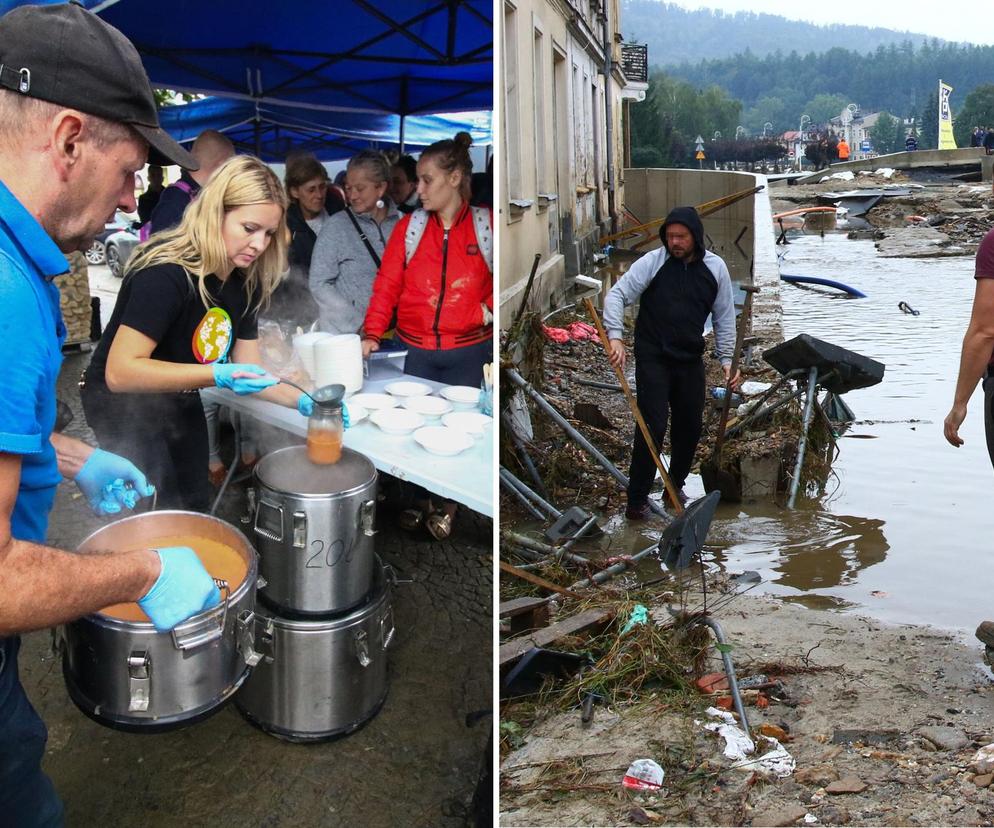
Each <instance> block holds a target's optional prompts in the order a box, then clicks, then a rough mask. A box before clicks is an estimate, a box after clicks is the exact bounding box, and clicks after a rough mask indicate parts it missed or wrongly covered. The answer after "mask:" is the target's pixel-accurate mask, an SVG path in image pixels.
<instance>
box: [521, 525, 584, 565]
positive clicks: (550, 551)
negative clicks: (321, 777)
mask: <svg viewBox="0 0 994 828" xmlns="http://www.w3.org/2000/svg"><path fill="white" fill-rule="evenodd" d="M501 538H502V540H504V541H506V542H507V543H509V544H511V545H513V546H517V547H520V548H521V549H527V550H529V551H531V552H536V553H541V554H542V555H543V556H548V555H558V554H559V553H560V552H562V551H563V550H562V547H560V548H559V549H557V548H556V547H554V546H549V545H548V544H546V543H542V542H541V541H537V540H534V539H532V538H529V537H526V536H525V535H519V534H518V533H517V532H510V531H504V532H502V533H501ZM562 557H564V558H565V559H566V560H568V561H572V562H573V563H575V564H579V565H580V566H590V560H589V559H588V558H584V557H583V556H582V555H577V554H576V553H574V552H566V554H565V555H563V556H562Z"/></svg>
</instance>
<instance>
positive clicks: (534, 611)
mask: <svg viewBox="0 0 994 828" xmlns="http://www.w3.org/2000/svg"><path fill="white" fill-rule="evenodd" d="M500 617H501V618H508V619H510V623H509V624H508V628H507V632H508V634H509V635H521V634H522V633H526V632H528V631H530V630H537V629H539V628H540V627H544V626H545V625H546V624H548V623H549V599H548V598H534V597H531V596H525V597H523V598H514V599H513V600H511V601H504V602H503V603H502V604H501V605H500Z"/></svg>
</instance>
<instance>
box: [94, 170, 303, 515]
mask: <svg viewBox="0 0 994 828" xmlns="http://www.w3.org/2000/svg"><path fill="white" fill-rule="evenodd" d="M286 209H287V199H286V195H285V193H284V191H283V186H282V185H281V184H280V181H279V179H278V178H277V177H276V176H275V175H274V174H273V173H272V171H271V170H270V169H269V168H268V167H267V166H266V165H265V164H263V163H262V162H261V161H259V160H258V159H257V158H253V157H251V156H246V155H242V156H237V157H235V158H232V159H230V160H229V161H228V162H226V163H225V164H224V165H223V166H222V167H221V168H220V169H218V170H217V172H215V173H214V175H213V176H212V177H211V179H210V181H208V183H207V184H206V185H205V186H204V188H203V190H201V192H200V195H199V197H198V198H197V199H196V200H195V201H193V202H192V203H191V204H190V206H189V207H188V208H187V209H186V212H185V213H184V214H183V219H182V221H181V222H180V224H179V226H178V227H175V228H173V229H171V230H167V231H164V232H162V233H159V234H157V235H155V236H153V237H152V238H151V239H150V240H149V241H148V242H146V243H145V244H143V245H141V246H140V247H139V248H138V249H137V250H136V251H135V254H134V256H133V257H132V258H131V260H130V261H129V262H128V266H127V271H126V273H125V279H124V283H123V284H122V285H121V291H120V294H119V295H118V299H117V304H116V305H115V306H114V312H113V314H112V316H111V319H110V322H109V323H108V325H107V328H106V329H105V331H104V335H103V337H102V339H101V340H100V344H99V345H98V346H97V349H96V350H95V351H94V353H93V358H92V360H91V361H90V365H89V366H88V367H87V369H86V371H85V373H84V375H83V380H82V382H81V388H82V392H81V394H82V400H83V409H84V411H85V412H86V419H87V421H88V422H89V424H90V427H91V428H92V429H93V432H94V434H95V435H96V437H97V440H98V441H99V442H100V445H101V446H102V447H104V448H106V449H108V450H111V451H123V450H126V452H128V454H126V456H128V457H131V458H133V459H134V461H135V462H136V463H138V464H139V466H140V467H141V468H143V469H145V471H146V474H147V476H148V479H149V482H151V483H152V484H153V485H155V487H156V488H157V490H158V493H159V505H160V506H165V507H167V508H181V509H192V510H196V511H204V510H206V509H207V508H208V506H209V503H210V488H209V485H208V477H207V457H208V447H207V429H206V424H205V421H204V411H203V408H202V406H201V404H200V396H199V394H198V393H197V391H198V390H199V389H201V388H207V387H210V386H217V387H219V388H229V389H231V390H233V391H234V392H235V393H236V394H254V393H258V394H260V395H261V396H262V397H264V398H266V399H269V400H272V401H273V402H278V403H282V404H283V405H286V406H290V407H294V406H295V407H297V408H298V409H299V410H301V411H302V412H306V411H307V403H308V402H310V400H308V399H307V398H306V397H305V396H304V395H302V394H300V392H298V391H294V390H293V389H291V388H289V387H288V386H285V385H276V378H275V377H272V376H269V375H266V372H265V370H264V369H263V368H261V367H259V365H258V363H259V361H260V352H259V343H258V339H257V337H258V327H257V322H256V315H257V313H258V312H259V310H260V308H264V307H265V306H266V304H267V303H268V301H269V298H270V296H271V295H272V293H273V290H274V289H275V288H276V286H277V285H278V284H279V282H280V279H281V277H282V274H283V273H284V272H285V270H286V244H287V242H286V239H287V235H288V234H287V230H286Z"/></svg>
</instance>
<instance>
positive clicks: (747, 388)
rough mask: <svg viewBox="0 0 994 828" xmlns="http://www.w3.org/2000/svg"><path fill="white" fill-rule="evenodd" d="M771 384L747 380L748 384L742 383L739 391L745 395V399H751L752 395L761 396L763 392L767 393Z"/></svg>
mask: <svg viewBox="0 0 994 828" xmlns="http://www.w3.org/2000/svg"><path fill="white" fill-rule="evenodd" d="M770 387H771V384H770V383H768V382H756V381H755V380H749V381H748V382H743V383H742V385H741V387H740V388H739V391H741V392H742V393H743V394H745V395H746V396H747V397H751V396H752V395H753V394H762V393H763V392H764V391H769V390H770Z"/></svg>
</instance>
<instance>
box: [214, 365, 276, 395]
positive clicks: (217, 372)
mask: <svg viewBox="0 0 994 828" xmlns="http://www.w3.org/2000/svg"><path fill="white" fill-rule="evenodd" d="M236 374H238V375H241V374H256V375H257V376H236ZM277 382H279V380H278V379H277V378H276V377H274V376H273V375H272V374H267V373H266V369H265V368H262V367H261V366H259V365H249V364H244V363H239V362H215V363H214V385H216V386H217V387H218V388H228V389H230V390H232V391H234V392H235V393H236V394H239V395H245V394H256V393H258V392H259V391H262V390H263V389H264V388H269V387H270V386H271V385H276V383H277Z"/></svg>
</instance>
